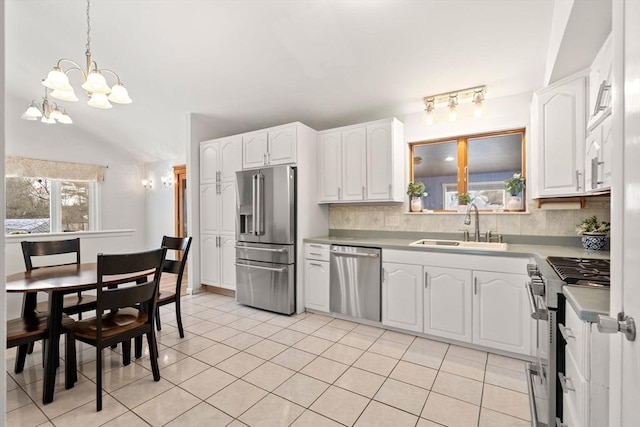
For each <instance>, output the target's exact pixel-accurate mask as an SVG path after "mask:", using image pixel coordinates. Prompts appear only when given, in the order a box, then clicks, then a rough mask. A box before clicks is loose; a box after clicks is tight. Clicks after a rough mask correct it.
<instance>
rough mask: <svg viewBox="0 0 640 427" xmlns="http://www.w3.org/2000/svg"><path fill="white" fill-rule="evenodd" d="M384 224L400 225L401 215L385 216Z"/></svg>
mask: <svg viewBox="0 0 640 427" xmlns="http://www.w3.org/2000/svg"><path fill="white" fill-rule="evenodd" d="M384 225H385V226H387V227H397V226H399V225H400V217H399V216H398V215H391V216H385V217H384Z"/></svg>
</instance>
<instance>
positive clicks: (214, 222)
mask: <svg viewBox="0 0 640 427" xmlns="http://www.w3.org/2000/svg"><path fill="white" fill-rule="evenodd" d="M219 203H220V197H218V184H207V185H201V186H200V231H201V232H203V233H218V232H219V231H220V228H219V227H220V204H219Z"/></svg>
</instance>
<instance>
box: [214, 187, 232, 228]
mask: <svg viewBox="0 0 640 427" xmlns="http://www.w3.org/2000/svg"><path fill="white" fill-rule="evenodd" d="M218 200H219V204H220V207H219V212H220V221H219V231H220V233H228V234H233V235H235V233H236V183H235V181H232V182H223V183H221V184H220V194H218Z"/></svg>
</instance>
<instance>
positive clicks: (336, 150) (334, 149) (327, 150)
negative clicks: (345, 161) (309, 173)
mask: <svg viewBox="0 0 640 427" xmlns="http://www.w3.org/2000/svg"><path fill="white" fill-rule="evenodd" d="M318 166H319V167H318V171H319V173H318V183H319V186H320V189H319V190H320V200H340V196H341V195H342V132H339V131H338V132H329V133H323V134H320V135H318Z"/></svg>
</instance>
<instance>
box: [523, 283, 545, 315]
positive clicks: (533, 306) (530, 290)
mask: <svg viewBox="0 0 640 427" xmlns="http://www.w3.org/2000/svg"><path fill="white" fill-rule="evenodd" d="M524 286H525V288H527V297H529V305H530V306H531V318H532V319H534V320H546V319H547V318H548V311H547V310H546V309H544V308H538V305H537V304H536V302H535V297H534V296H533V288H532V287H531V282H525V284H524Z"/></svg>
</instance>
